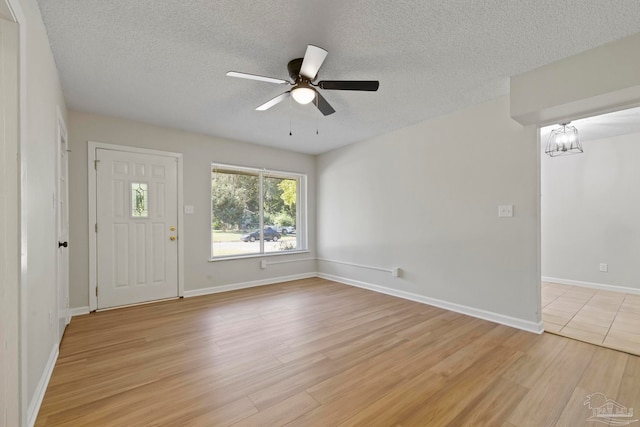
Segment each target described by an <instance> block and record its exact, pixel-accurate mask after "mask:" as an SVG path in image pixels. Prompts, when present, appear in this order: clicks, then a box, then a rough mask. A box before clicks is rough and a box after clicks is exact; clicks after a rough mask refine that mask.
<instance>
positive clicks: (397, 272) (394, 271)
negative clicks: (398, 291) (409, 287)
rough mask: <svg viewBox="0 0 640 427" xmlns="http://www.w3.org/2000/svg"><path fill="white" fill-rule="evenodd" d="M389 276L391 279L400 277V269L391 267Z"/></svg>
mask: <svg viewBox="0 0 640 427" xmlns="http://www.w3.org/2000/svg"><path fill="white" fill-rule="evenodd" d="M391 275H392V276H393V277H400V267H393V268H392V269H391Z"/></svg>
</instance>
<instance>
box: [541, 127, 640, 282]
mask: <svg viewBox="0 0 640 427" xmlns="http://www.w3.org/2000/svg"><path fill="white" fill-rule="evenodd" d="M583 148H584V153H583V154H579V155H572V156H566V157H555V158H551V157H549V156H545V155H543V157H542V162H541V170H542V172H541V173H542V275H543V276H545V277H549V278H557V279H563V280H572V281H578V282H587V283H596V284H603V285H612V286H623V287H630V288H635V289H640V264H639V263H638V255H639V254H640V198H639V197H638V184H639V183H640V168H638V164H640V134H638V133H636V134H631V135H623V136H617V137H613V138H607V139H601V140H597V141H587V142H584V143H583ZM600 263H606V264H608V269H609V271H608V272H606V273H605V272H600V271H599V266H600Z"/></svg>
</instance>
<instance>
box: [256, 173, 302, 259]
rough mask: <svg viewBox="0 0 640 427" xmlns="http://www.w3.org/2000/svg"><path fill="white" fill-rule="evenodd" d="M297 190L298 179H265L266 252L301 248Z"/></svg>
mask: <svg viewBox="0 0 640 427" xmlns="http://www.w3.org/2000/svg"><path fill="white" fill-rule="evenodd" d="M297 188H298V181H297V179H291V178H275V177H265V178H264V182H263V193H264V204H263V212H264V225H265V244H264V251H265V252H279V251H287V250H289V251H290V250H294V249H297V248H298V247H299V245H298V238H297V233H296V206H297V201H298V192H297Z"/></svg>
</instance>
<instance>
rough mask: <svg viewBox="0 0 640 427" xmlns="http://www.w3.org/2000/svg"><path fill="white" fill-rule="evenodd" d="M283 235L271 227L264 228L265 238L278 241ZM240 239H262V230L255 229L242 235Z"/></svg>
mask: <svg viewBox="0 0 640 427" xmlns="http://www.w3.org/2000/svg"><path fill="white" fill-rule="evenodd" d="M280 237H282V236H281V235H280V233H278V232H277V231H276V230H274V229H273V228H271V227H265V228H264V240H268V241H274V242H277V241H278V239H280ZM240 240H242V241H243V242H255V241H256V240H260V230H254V231H252V232H251V233H247V234H243V235H242V236H240Z"/></svg>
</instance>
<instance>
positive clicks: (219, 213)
mask: <svg viewBox="0 0 640 427" xmlns="http://www.w3.org/2000/svg"><path fill="white" fill-rule="evenodd" d="M305 190H306V176H305V175H301V174H296V173H290V172H273V171H266V170H260V169H252V168H244V167H238V166H229V165H219V164H212V165H211V258H212V259H216V258H235V257H242V256H251V255H262V254H275V253H287V252H291V251H302V250H306V249H307V247H306V238H305V237H306V232H305V226H306V224H305V221H304V219H305V210H306V195H305Z"/></svg>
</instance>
